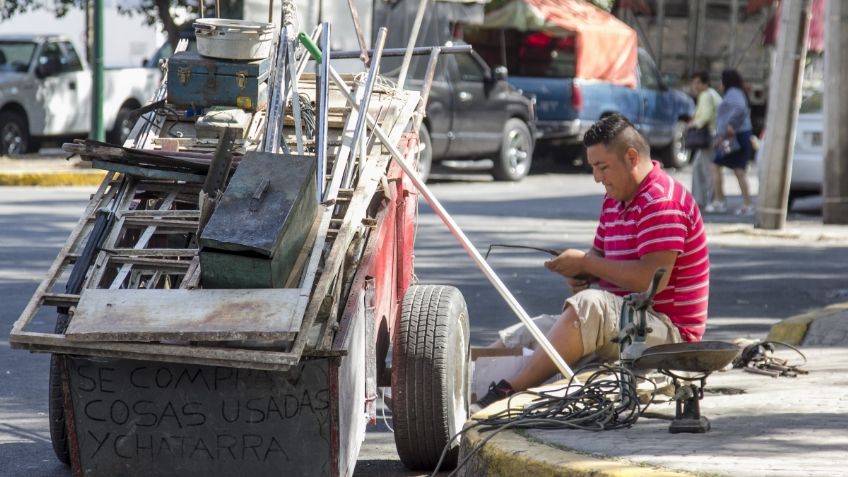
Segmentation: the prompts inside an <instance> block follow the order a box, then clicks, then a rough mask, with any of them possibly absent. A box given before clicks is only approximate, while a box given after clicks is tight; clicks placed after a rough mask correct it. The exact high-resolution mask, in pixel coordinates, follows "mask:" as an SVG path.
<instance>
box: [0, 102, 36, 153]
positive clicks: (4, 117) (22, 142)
mask: <svg viewBox="0 0 848 477" xmlns="http://www.w3.org/2000/svg"><path fill="white" fill-rule="evenodd" d="M26 152H30V137H29V128H28V127H27V122H26V118H25V117H24V116H23V115H22V114H20V113H17V112H15V111H3V112H2V113H0V155H13V154H24V153H26Z"/></svg>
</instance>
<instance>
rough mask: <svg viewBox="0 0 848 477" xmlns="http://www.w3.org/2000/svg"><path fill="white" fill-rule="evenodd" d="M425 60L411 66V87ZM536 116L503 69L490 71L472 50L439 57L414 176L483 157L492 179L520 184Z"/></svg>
mask: <svg viewBox="0 0 848 477" xmlns="http://www.w3.org/2000/svg"><path fill="white" fill-rule="evenodd" d="M451 44H453V45H459V44H462V43H459V42H453V43H448V45H451ZM426 59H427V58H426V57H420V59H418V60H416V62H415V63H414V64H413V65H412V67H411V69H410V79H409V81H408V82H407V84H408V85H409V87H410V88H412V89H417V88H420V86H421V78H423V76H424V67H425V66H426V63H427V61H426ZM387 74H388V75H391V73H387ZM535 115H536V114H535V109H534V106H533V101H532V100H531V99H530V98H527V97H525V96H522V94H521V93H520V92H519V91H518V90H516V89H515V88H514V87H512V86H510V84H509V83H508V81H507V70H506V68H505V67H503V66H501V67H497V68H494V69H492V68H490V67H489V65H488V64H486V62H485V61H484V60H483V59H482V58H481V57H480V56H479V55H478V54H477V53H475V52H474V51H471V52H469V53H458V54H453V55H442V56H440V57H439V62H438V63H437V66H436V73H435V76H434V79H433V85H432V87H431V90H430V97H429V100H428V101H427V114H426V117H425V118H424V122H423V123H422V125H421V130H420V131H419V137H420V142H421V149H420V150H421V153H420V157H419V172H420V173H421V175H422V176H423V177H425V178H426V177H427V176H428V175H429V173H430V168H431V165H432V163H434V162H439V161H444V160H457V159H459V160H466V159H484V158H485V159H491V160H492V163H493V165H492V169H491V173H492V176H494V178H495V180H500V181H519V180H521V179H523V178H524V177H525V176H526V175H527V173H528V172H529V171H530V165H531V162H532V160H533V148H534V147H535V136H536V132H535V119H536V118H535Z"/></svg>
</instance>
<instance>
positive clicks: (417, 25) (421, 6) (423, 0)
mask: <svg viewBox="0 0 848 477" xmlns="http://www.w3.org/2000/svg"><path fill="white" fill-rule="evenodd" d="M426 7H427V0H420V1H419V2H418V13H416V14H415V22H414V23H413V24H412V33H410V34H409V42H408V43H407V44H406V53H405V54H404V55H403V63H402V64H401V66H400V75H399V76H398V89H403V84H404V83H405V82H406V73H407V71H408V70H409V62H410V61H411V60H412V49H413V48H414V47H415V42H416V41H417V40H418V30H419V29H421V21H422V20H423V19H424V10H425V9H426Z"/></svg>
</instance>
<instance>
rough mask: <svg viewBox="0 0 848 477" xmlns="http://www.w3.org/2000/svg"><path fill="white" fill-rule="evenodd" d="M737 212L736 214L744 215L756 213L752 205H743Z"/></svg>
mask: <svg viewBox="0 0 848 477" xmlns="http://www.w3.org/2000/svg"><path fill="white" fill-rule="evenodd" d="M735 214H736V215H744V216H749V215H754V207H752V206H750V205H749V206H742V207H740V208H738V209H736V212H735Z"/></svg>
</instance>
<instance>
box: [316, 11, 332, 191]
mask: <svg viewBox="0 0 848 477" xmlns="http://www.w3.org/2000/svg"><path fill="white" fill-rule="evenodd" d="M316 66H317V73H318V74H317V76H316V78H315V79H316V82H315V87H316V88H317V89H318V91H317V93H318V94H317V95H316V97H317V98H318V107H317V108H316V109H317V110H316V114H317V115H318V130H317V132H316V134H317V138H318V150H317V153H316V154H315V155H316V159H317V161H318V167H317V168H316V171H315V177H316V181H317V184H316V185H317V187H316V192H317V194H318V196H317V200H318V201H319V202H320V201H321V197H322V196H323V195H324V175H325V168H326V164H327V115H328V112H329V104H328V103H329V99H330V23H328V22H324V24H323V25H321V62H320V63H319V64H318V65H316Z"/></svg>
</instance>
